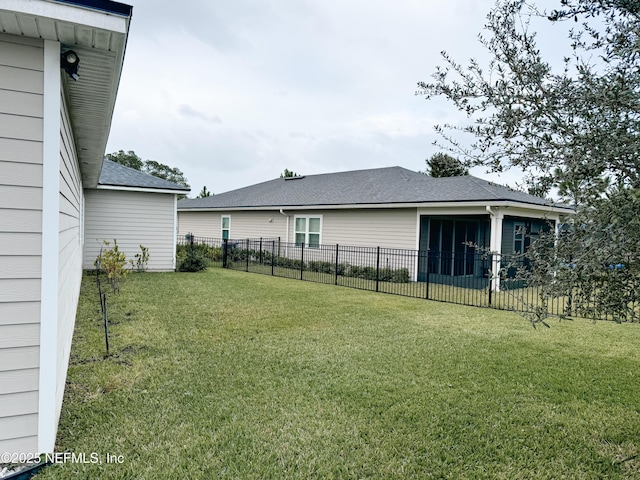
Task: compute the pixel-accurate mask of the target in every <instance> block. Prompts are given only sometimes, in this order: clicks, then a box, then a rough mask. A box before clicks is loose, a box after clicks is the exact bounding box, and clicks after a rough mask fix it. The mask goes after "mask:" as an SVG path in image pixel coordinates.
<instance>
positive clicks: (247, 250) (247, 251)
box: [244, 238, 249, 272]
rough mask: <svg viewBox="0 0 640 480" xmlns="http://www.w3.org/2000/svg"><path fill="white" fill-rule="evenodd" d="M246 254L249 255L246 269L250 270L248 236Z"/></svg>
mask: <svg viewBox="0 0 640 480" xmlns="http://www.w3.org/2000/svg"><path fill="white" fill-rule="evenodd" d="M244 253H245V255H246V256H247V260H246V264H245V269H246V270H245V271H247V272H248V271H249V239H248V238H247V249H246V250H245V252H244Z"/></svg>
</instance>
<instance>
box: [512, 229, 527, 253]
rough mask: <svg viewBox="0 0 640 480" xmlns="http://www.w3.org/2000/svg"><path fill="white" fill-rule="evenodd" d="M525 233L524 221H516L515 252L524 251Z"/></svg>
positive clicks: (514, 234)
mask: <svg viewBox="0 0 640 480" xmlns="http://www.w3.org/2000/svg"><path fill="white" fill-rule="evenodd" d="M524 234H525V225H524V223H522V222H516V223H515V224H514V225H513V253H515V254H518V253H524Z"/></svg>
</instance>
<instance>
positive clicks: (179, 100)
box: [107, 0, 517, 197]
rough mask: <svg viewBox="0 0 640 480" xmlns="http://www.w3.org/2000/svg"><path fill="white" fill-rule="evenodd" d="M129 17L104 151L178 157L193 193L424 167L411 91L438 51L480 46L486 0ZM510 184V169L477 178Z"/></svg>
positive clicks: (176, 9)
mask: <svg viewBox="0 0 640 480" xmlns="http://www.w3.org/2000/svg"><path fill="white" fill-rule="evenodd" d="M125 3H130V4H133V6H134V9H133V19H132V22H131V30H130V34H129V41H128V45H127V52H126V57H125V64H124V70H123V74H122V79H121V82H120V89H119V92H118V100H117V104H116V109H115V114H114V118H113V124H112V128H111V136H110V139H109V143H108V145H107V152H114V151H117V150H121V149H122V150H125V151H127V150H134V151H135V152H136V154H138V156H140V157H142V158H143V159H152V160H156V161H159V162H161V163H165V164H167V165H170V166H173V167H178V168H179V169H181V170H182V171H183V172H184V174H185V176H186V177H187V179H188V181H189V183H190V185H191V188H192V192H191V196H192V197H193V196H196V195H197V194H198V193H199V192H200V190H201V189H202V187H203V186H204V185H206V186H207V188H208V189H209V190H210V191H212V192H214V193H221V192H225V191H228V190H233V189H235V188H239V187H243V186H246V185H251V184H254V183H258V182H261V181H266V180H270V179H273V178H276V177H278V176H279V175H280V173H281V172H282V171H283V170H284V169H285V168H288V169H289V170H293V171H295V172H297V173H299V174H307V175H310V174H316V173H326V172H336V171H345V170H354V169H363V168H374V167H385V166H393V165H400V166H402V167H405V168H408V169H411V170H423V169H424V167H425V159H426V158H428V157H430V156H431V155H432V154H433V153H436V152H437V151H439V150H438V148H437V147H435V146H433V145H432V143H433V141H434V140H436V139H437V135H436V134H435V132H434V129H433V127H434V125H435V124H437V123H445V122H454V123H456V122H463V121H464V118H463V117H461V115H460V114H459V113H457V111H455V110H454V109H453V107H452V106H450V105H448V104H447V103H446V102H444V101H443V100H431V101H426V100H425V99H424V98H422V97H420V96H416V95H415V91H416V84H417V82H418V81H420V80H429V79H430V75H431V74H432V73H433V72H434V71H435V68H436V66H437V65H441V64H442V63H443V62H442V59H441V56H440V52H441V51H442V50H446V51H447V52H449V53H450V54H451V55H452V56H453V58H455V59H457V60H459V61H461V62H466V60H467V59H469V58H470V57H476V58H482V57H483V56H484V52H483V50H482V47H481V46H480V45H479V43H478V41H477V34H478V33H480V32H481V31H482V29H483V25H484V23H485V16H486V14H487V12H488V10H489V9H490V8H491V6H492V5H493V3H494V2H493V1H492V0H394V1H393V2H391V1H388V0H368V1H366V2H365V1H363V0H360V1H357V0H219V1H211V0H189V1H185V2H176V1H169V0H129V1H128V2H126V0H125ZM473 173H474V174H476V175H478V176H483V177H485V178H492V179H494V180H497V181H501V182H502V183H510V184H513V182H514V178H517V174H516V175H514V174H510V175H506V176H503V177H496V176H493V177H489V176H487V175H484V172H483V171H482V170H474V171H473Z"/></svg>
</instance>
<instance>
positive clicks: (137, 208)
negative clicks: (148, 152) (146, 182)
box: [83, 189, 176, 271]
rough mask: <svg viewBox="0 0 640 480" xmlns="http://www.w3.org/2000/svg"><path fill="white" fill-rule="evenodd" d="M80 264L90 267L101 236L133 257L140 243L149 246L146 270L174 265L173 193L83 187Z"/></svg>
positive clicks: (168, 268)
mask: <svg viewBox="0 0 640 480" xmlns="http://www.w3.org/2000/svg"><path fill="white" fill-rule="evenodd" d="M85 197H86V207H85V216H86V218H85V246H84V262H83V265H84V268H88V269H89V268H94V266H93V262H94V261H95V259H96V257H97V256H98V255H99V254H100V249H101V248H102V246H103V243H102V242H103V240H107V241H109V242H111V244H112V245H113V240H114V239H116V240H117V241H118V248H119V249H120V251H122V252H124V253H125V254H126V255H127V259H133V260H134V261H135V259H134V257H135V255H136V254H137V253H140V245H144V246H145V247H147V248H148V249H149V263H148V268H149V270H150V271H151V270H153V271H170V270H173V269H174V250H173V249H174V245H175V241H176V237H175V230H174V225H173V222H174V212H175V210H174V208H175V206H174V195H173V194H167V193H149V192H130V191H122V190H93V189H88V190H86V191H85Z"/></svg>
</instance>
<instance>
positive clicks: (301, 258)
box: [300, 242, 304, 280]
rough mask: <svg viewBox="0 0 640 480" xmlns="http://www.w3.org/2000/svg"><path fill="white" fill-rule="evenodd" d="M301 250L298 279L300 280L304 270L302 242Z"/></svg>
mask: <svg viewBox="0 0 640 480" xmlns="http://www.w3.org/2000/svg"><path fill="white" fill-rule="evenodd" d="M301 245H302V250H301V252H300V280H302V272H303V271H304V242H302V243H301Z"/></svg>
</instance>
